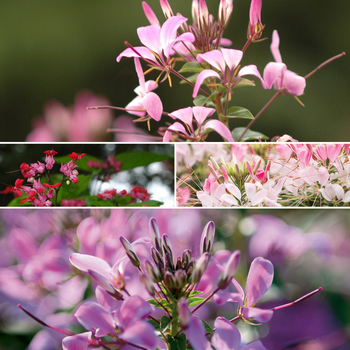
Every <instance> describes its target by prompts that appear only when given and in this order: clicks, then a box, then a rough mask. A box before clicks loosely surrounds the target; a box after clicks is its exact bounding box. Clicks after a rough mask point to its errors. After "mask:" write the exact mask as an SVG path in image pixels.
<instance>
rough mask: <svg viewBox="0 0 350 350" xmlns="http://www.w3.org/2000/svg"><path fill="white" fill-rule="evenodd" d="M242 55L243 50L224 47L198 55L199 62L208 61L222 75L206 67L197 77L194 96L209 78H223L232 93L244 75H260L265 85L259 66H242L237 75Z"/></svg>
mask: <svg viewBox="0 0 350 350" xmlns="http://www.w3.org/2000/svg"><path fill="white" fill-rule="evenodd" d="M242 57H243V51H241V50H235V49H224V48H222V49H221V51H220V50H213V51H209V52H206V53H203V54H199V55H197V61H198V62H199V63H202V62H203V61H206V62H208V63H209V64H210V65H211V66H213V67H214V68H215V69H217V70H218V71H220V72H221V74H222V77H221V76H220V75H219V73H217V72H216V71H214V70H212V69H204V70H203V71H201V72H200V73H199V75H198V77H197V80H196V84H195V86H194V89H193V94H192V97H196V96H197V94H198V91H199V88H200V86H201V85H202V84H203V82H204V80H206V79H208V78H217V79H219V80H221V82H222V84H223V85H224V86H225V87H226V89H227V90H228V92H229V93H231V90H232V88H233V87H234V86H235V85H236V84H238V83H239V81H240V79H239V78H240V77H242V76H244V75H254V76H256V77H258V78H259V79H260V81H261V84H262V85H263V87H265V83H264V81H263V79H262V77H261V75H260V73H259V71H258V69H257V67H256V66H255V65H253V64H250V65H248V66H245V67H243V68H241V69H240V70H239V72H238V74H237V76H235V70H236V68H237V67H238V66H239V64H240V62H241V60H242Z"/></svg>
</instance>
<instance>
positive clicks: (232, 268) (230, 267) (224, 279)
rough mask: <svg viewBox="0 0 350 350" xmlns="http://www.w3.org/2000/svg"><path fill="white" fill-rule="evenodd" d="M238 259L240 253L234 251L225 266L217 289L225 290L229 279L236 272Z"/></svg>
mask: <svg viewBox="0 0 350 350" xmlns="http://www.w3.org/2000/svg"><path fill="white" fill-rule="evenodd" d="M240 257H241V252H240V251H239V250H235V251H234V252H233V253H232V254H231V256H230V258H229V260H228V262H227V264H226V267H225V272H224V273H223V275H222V276H221V278H220V280H219V283H218V287H219V288H220V289H225V288H227V286H228V285H229V283H230V282H231V279H232V277H233V275H234V274H235V272H236V270H237V267H238V264H239V260H240Z"/></svg>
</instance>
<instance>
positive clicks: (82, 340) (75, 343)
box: [62, 332, 91, 350]
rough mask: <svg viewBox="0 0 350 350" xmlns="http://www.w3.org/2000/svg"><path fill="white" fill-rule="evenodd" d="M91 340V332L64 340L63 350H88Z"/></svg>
mask: <svg viewBox="0 0 350 350" xmlns="http://www.w3.org/2000/svg"><path fill="white" fill-rule="evenodd" d="M89 339H91V332H86V333H81V334H77V335H73V336H71V337H65V338H64V339H63V340H62V348H63V350H88V340H89Z"/></svg>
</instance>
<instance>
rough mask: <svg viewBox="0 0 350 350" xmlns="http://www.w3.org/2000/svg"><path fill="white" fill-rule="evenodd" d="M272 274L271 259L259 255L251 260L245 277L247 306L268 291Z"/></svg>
mask: <svg viewBox="0 0 350 350" xmlns="http://www.w3.org/2000/svg"><path fill="white" fill-rule="evenodd" d="M273 274H274V271H273V265H272V263H271V261H269V260H266V259H264V258H261V257H259V258H255V259H254V260H253V262H252V263H251V265H250V269H249V273H248V277H247V285H246V297H247V306H251V305H253V304H255V303H256V302H257V301H258V300H259V299H260V298H261V297H262V296H263V295H264V294H265V293H266V292H267V291H268V289H269V288H270V286H271V284H272V280H273Z"/></svg>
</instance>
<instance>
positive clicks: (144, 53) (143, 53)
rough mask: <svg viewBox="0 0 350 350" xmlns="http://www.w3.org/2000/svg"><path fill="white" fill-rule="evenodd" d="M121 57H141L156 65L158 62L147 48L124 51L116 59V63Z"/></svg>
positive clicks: (137, 47) (140, 47)
mask: <svg viewBox="0 0 350 350" xmlns="http://www.w3.org/2000/svg"><path fill="white" fill-rule="evenodd" d="M122 57H141V58H146V59H148V60H151V61H153V62H154V63H156V64H158V61H157V59H156V58H155V56H154V54H153V53H152V51H150V50H149V49H148V48H147V47H144V46H136V47H134V48H133V49H131V48H127V49H125V50H124V51H123V52H122V53H121V54H119V56H118V57H117V62H120V60H121V59H122Z"/></svg>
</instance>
